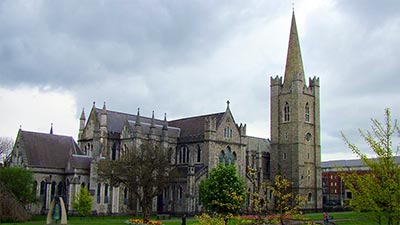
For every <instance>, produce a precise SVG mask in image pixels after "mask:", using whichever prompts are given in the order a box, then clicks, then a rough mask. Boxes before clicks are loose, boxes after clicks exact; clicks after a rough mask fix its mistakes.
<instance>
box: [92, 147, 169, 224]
mask: <svg viewBox="0 0 400 225" xmlns="http://www.w3.org/2000/svg"><path fill="white" fill-rule="evenodd" d="M171 154H172V152H171V151H167V150H165V149H160V148H159V147H158V146H155V145H153V144H151V143H146V144H142V145H141V146H140V148H139V149H134V150H132V151H129V152H128V153H127V154H126V155H124V156H123V157H122V159H121V160H118V161H112V160H102V161H100V162H99V165H98V174H99V176H100V177H101V178H103V179H105V180H108V181H110V182H111V185H112V186H115V185H117V184H120V183H122V184H124V185H125V186H126V187H127V188H128V190H129V192H130V193H131V194H132V193H133V194H134V195H135V196H136V197H137V199H138V200H139V203H140V205H141V206H142V207H143V217H144V220H145V221H148V218H149V216H150V212H151V207H152V200H153V198H154V197H157V196H158V195H160V194H161V193H162V191H163V190H164V188H166V187H167V185H168V183H169V182H170V180H171V179H173V177H174V174H175V173H173V172H172V171H171V167H170V162H169V161H170V158H171Z"/></svg>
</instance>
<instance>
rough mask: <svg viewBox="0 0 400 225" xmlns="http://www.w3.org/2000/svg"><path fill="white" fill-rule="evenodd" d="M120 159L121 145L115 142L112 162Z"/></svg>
mask: <svg viewBox="0 0 400 225" xmlns="http://www.w3.org/2000/svg"><path fill="white" fill-rule="evenodd" d="M117 159H119V145H118V143H117V142H114V144H113V146H112V148H111V160H117Z"/></svg>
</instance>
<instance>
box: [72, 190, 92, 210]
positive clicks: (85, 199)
mask: <svg viewBox="0 0 400 225" xmlns="http://www.w3.org/2000/svg"><path fill="white" fill-rule="evenodd" d="M92 205H93V198H92V196H90V193H89V191H88V190H87V189H86V188H81V190H80V191H79V193H78V194H77V195H76V196H75V201H74V202H73V203H72V208H74V209H75V210H76V211H77V212H78V213H79V214H80V215H82V216H88V215H90V213H91V212H92Z"/></svg>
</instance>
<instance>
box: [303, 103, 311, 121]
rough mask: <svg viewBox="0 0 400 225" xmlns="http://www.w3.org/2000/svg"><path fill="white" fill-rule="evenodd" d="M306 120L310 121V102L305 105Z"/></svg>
mask: <svg viewBox="0 0 400 225" xmlns="http://www.w3.org/2000/svg"><path fill="white" fill-rule="evenodd" d="M304 110H305V120H306V122H310V106H309V105H308V102H307V103H306V107H305V109H304Z"/></svg>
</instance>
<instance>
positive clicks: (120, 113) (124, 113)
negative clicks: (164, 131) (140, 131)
mask: <svg viewBox="0 0 400 225" xmlns="http://www.w3.org/2000/svg"><path fill="white" fill-rule="evenodd" d="M95 109H96V110H99V111H100V112H101V110H102V109H100V108H97V107H95ZM106 111H107V112H110V113H115V114H119V115H125V116H134V117H136V116H137V115H135V114H130V113H126V112H120V111H115V110H109V109H106ZM140 118H146V119H151V117H147V116H143V115H140ZM154 119H155V120H156V121H163V120H161V119H157V118H154Z"/></svg>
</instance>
